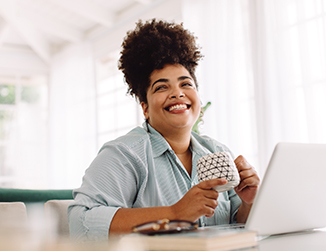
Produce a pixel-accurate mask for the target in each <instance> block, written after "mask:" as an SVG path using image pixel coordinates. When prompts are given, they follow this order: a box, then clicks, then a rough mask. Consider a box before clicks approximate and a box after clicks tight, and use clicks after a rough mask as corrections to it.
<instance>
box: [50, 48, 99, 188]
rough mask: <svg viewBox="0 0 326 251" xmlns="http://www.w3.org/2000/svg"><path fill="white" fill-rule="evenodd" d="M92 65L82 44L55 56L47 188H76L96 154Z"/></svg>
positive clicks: (89, 51) (51, 79)
mask: <svg viewBox="0 0 326 251" xmlns="http://www.w3.org/2000/svg"><path fill="white" fill-rule="evenodd" d="M94 64H95V62H94V59H93V53H92V47H91V45H90V44H89V43H86V42H85V43H81V44H78V45H73V46H69V47H67V48H65V49H64V50H63V51H61V52H60V53H58V54H56V55H55V57H54V59H53V62H52V66H51V76H50V121H49V127H50V133H49V135H50V148H49V157H50V173H49V188H60V189H63V188H69V189H70V188H75V187H79V186H80V184H81V181H82V176H83V175H84V172H85V169H86V168H87V167H88V165H89V164H90V163H91V161H92V160H93V159H94V157H95V156H96V153H97V150H98V149H97V145H96V106H95V102H96V100H95V66H94Z"/></svg>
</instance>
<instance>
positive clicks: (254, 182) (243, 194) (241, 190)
mask: <svg viewBox="0 0 326 251" xmlns="http://www.w3.org/2000/svg"><path fill="white" fill-rule="evenodd" d="M234 163H235V165H236V167H237V169H238V171H239V175H240V184H239V185H238V186H237V187H236V188H235V192H236V193H237V194H238V196H239V197H240V199H241V200H242V202H243V203H245V204H247V205H252V203H253V202H254V199H255V197H256V193H257V190H258V186H259V184H260V179H259V177H258V175H257V172H256V171H255V169H254V168H253V167H252V166H251V165H250V164H249V163H248V162H247V160H246V159H245V158H244V157H243V156H242V155H240V156H238V157H237V158H236V159H235V160H234Z"/></svg>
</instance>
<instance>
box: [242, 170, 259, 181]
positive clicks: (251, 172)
mask: <svg viewBox="0 0 326 251" xmlns="http://www.w3.org/2000/svg"><path fill="white" fill-rule="evenodd" d="M239 175H240V180H243V179H246V178H249V177H252V176H255V175H256V172H255V171H254V170H253V169H247V170H243V171H240V172H239Z"/></svg>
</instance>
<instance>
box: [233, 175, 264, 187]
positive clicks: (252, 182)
mask: <svg viewBox="0 0 326 251" xmlns="http://www.w3.org/2000/svg"><path fill="white" fill-rule="evenodd" d="M258 185H259V179H257V177H256V176H252V177H249V178H246V179H244V180H242V181H241V182H240V184H239V185H238V187H237V191H242V190H243V189H245V188H246V187H258Z"/></svg>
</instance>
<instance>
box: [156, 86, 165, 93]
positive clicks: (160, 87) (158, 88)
mask: <svg viewBox="0 0 326 251" xmlns="http://www.w3.org/2000/svg"><path fill="white" fill-rule="evenodd" d="M164 89H166V86H165V85H160V86H157V87H156V88H155V90H154V92H157V91H161V90H164Z"/></svg>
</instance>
